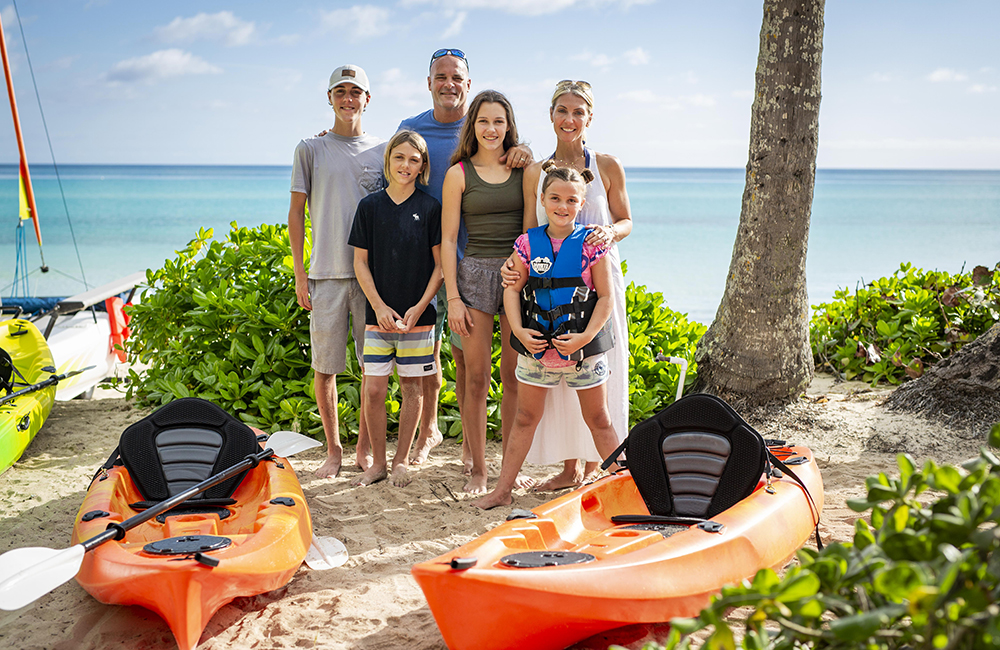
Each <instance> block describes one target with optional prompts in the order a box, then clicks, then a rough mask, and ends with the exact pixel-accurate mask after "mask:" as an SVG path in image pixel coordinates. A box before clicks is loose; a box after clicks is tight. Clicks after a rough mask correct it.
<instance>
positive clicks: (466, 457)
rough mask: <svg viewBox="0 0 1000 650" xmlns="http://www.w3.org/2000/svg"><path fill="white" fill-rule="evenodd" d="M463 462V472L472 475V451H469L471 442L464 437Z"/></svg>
mask: <svg viewBox="0 0 1000 650" xmlns="http://www.w3.org/2000/svg"><path fill="white" fill-rule="evenodd" d="M462 464H463V465H465V468H464V469H463V470H462V473H463V474H465V475H466V476H472V465H473V463H472V452H470V451H469V443H468V442H466V441H465V439H464V438H463V439H462Z"/></svg>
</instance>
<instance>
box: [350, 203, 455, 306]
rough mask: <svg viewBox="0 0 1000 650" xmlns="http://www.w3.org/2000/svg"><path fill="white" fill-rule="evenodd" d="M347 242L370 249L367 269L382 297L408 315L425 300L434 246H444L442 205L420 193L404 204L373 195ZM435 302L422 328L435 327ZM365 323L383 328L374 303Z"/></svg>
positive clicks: (361, 209)
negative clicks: (407, 312) (426, 326)
mask: <svg viewBox="0 0 1000 650" xmlns="http://www.w3.org/2000/svg"><path fill="white" fill-rule="evenodd" d="M347 243H348V244H350V245H351V246H354V247H355V248H364V249H366V250H367V251H368V268H369V269H370V270H371V272H372V278H373V279H374V280H375V289H376V290H377V291H378V295H379V296H381V297H382V300H383V301H385V304H387V305H389V306H390V307H392V308H393V309H395V310H396V313H398V314H399V315H400V316H403V315H405V314H406V310H407V309H409V308H410V307H412V306H413V305H415V304H417V303H418V302H420V298H421V297H423V295H424V291H426V290H427V283H428V282H430V280H431V274H432V273H433V272H434V255H433V254H432V253H431V248H433V247H434V246H439V245H440V244H441V204H440V203H438V201H437V199H435V198H434V197H432V196H430V195H428V194H425V193H424V192H422V191H421V190H419V189H417V190H415V191H414V192H413V194H411V195H410V197H409V198H408V199H406V200H405V201H403V202H402V203H400V204H399V205H396V203H395V202H394V201H393V200H392V199H391V198H389V195H388V194H387V193H386V191H385V190H382V191H380V192H375V193H374V194H369V195H368V196H366V197H365V198H363V199H361V202H360V203H358V210H357V212H356V213H355V214H354V225H353V227H352V228H351V236H350V238H349V239H348V240H347ZM434 302H435V301H434V300H432V301H431V304H430V305H428V306H427V309H425V310H424V313H423V314H422V315H421V316H420V318H419V319H418V320H417V325H433V324H434V319H435V316H436V312H435V310H434ZM365 323H366V324H368V325H378V319H376V317H375V311H374V310H373V309H372V306H371V303H369V304H368V306H367V309H366V310H365Z"/></svg>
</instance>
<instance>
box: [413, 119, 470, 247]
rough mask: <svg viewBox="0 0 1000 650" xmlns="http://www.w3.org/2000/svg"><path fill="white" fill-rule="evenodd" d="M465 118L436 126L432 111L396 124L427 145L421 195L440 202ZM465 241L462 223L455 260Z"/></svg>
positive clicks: (466, 238) (461, 224) (466, 240)
mask: <svg viewBox="0 0 1000 650" xmlns="http://www.w3.org/2000/svg"><path fill="white" fill-rule="evenodd" d="M463 124H465V118H464V117H463V118H462V119H460V120H457V121H455V122H438V121H437V120H436V119H434V109H433V108H432V109H431V110H429V111H424V112H423V113H421V114H420V115H414V116H413V117H410V118H407V119H405V120H403V121H402V122H400V123H399V129H398V130H399V131H402V130H403V129H406V130H408V131H416V132H417V133H419V134H420V135H421V137H423V139H424V140H425V141H427V153H428V154H429V157H430V162H431V175H430V178H429V183H428V184H427V187H426V189H425V191H426V192H427V193H428V194H430V195H431V196H433V197H434V198H435V199H437V200H438V201H441V188H442V187H443V186H444V176H445V174H446V173H448V168H449V167H451V155H452V154H453V153H455V149H456V148H457V147H458V136H459V134H460V133H461V131H462V125H463ZM468 241H469V233H468V232H467V231H466V230H465V223H464V222H459V226H458V259H462V257H463V256H464V255H465V245H466V244H467V243H468Z"/></svg>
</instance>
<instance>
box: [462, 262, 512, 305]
mask: <svg viewBox="0 0 1000 650" xmlns="http://www.w3.org/2000/svg"><path fill="white" fill-rule="evenodd" d="M506 261H507V258H506V257H469V256H468V255H466V256H465V257H463V258H462V261H460V262H459V263H458V293H459V294H460V295H461V296H462V302H464V303H465V304H466V305H467V306H469V307H472V308H473V309H477V310H479V311H481V312H484V313H487V314H494V315H495V314H502V313H503V284H502V282H503V278H502V277H501V276H500V269H501V268H502V267H503V265H504V262H506Z"/></svg>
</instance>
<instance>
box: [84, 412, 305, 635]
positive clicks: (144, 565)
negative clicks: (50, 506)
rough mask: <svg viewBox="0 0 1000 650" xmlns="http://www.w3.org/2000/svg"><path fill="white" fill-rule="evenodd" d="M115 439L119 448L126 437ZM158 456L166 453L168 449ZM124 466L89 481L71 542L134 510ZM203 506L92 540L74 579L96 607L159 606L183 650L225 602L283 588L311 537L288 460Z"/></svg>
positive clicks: (138, 496) (268, 464) (136, 495)
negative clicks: (110, 537) (118, 537)
mask: <svg viewBox="0 0 1000 650" xmlns="http://www.w3.org/2000/svg"><path fill="white" fill-rule="evenodd" d="M161 412H162V411H161ZM156 415H157V414H155V413H154V414H153V416H150V417H155V416H156ZM134 426H136V425H133V427H134ZM126 433H127V431H126ZM182 433H186V432H182ZM251 435H252V434H251ZM122 440H123V445H122V447H121V448H122V450H123V451H124V449H125V445H124V441H125V436H124V435H123V438H122ZM251 441H252V438H251ZM253 446H254V448H256V449H257V450H258V451H259V445H257V444H256V443H253ZM163 449H166V450H167V451H163ZM159 453H160V456H161V457H166V458H169V453H170V451H169V446H167V447H163V448H162V449H161V451H160V452H159ZM128 465H129V463H128V461H127V460H126V462H125V466H115V467H112V468H110V469H103V470H102V471H101V472H100V473H99V474H98V476H97V477H95V479H94V481H93V482H92V483H91V486H90V489H89V490H88V492H87V496H86V498H85V499H84V502H83V505H82V506H81V507H80V511H79V512H78V513H77V517H76V523H75V525H74V528H73V543H74V544H76V543H79V542H81V541H83V540H86V539H89V538H91V537H93V536H94V535H97V534H98V533H101V532H103V531H104V530H105V529H106V528H107V526H108V524H110V523H120V522H122V521H123V520H125V519H127V518H129V517H131V516H133V515H135V514H137V513H138V512H139V510H138V509H137V508H135V507H133V505H130V504H137V502H143V501H144V500H145V499H144V495H143V494H142V493H141V492H140V490H139V489H138V488H137V486H136V482H135V481H133V479H132V477H131V476H130V474H129V470H128V469H127V466H128ZM167 476H168V479H169V478H171V475H170V474H169V473H168V475H167ZM172 478H174V479H176V478H177V475H176V474H175V475H174V476H173V477H172ZM191 482H194V481H193V479H192V481H191ZM140 483H143V481H142V480H140ZM145 484H146V485H149V484H150V481H149V480H148V479H147V480H146V481H145ZM209 496H211V495H209ZM194 502H195V500H191V501H188V502H187V504H192V503H194ZM230 502H231V503H230ZM204 503H206V504H209V505H207V506H206V507H196V508H188V509H183V508H181V507H178V508H177V509H175V510H171V511H169V512H167V513H166V516H163V515H161V516H160V517H158V518H154V519H151V520H150V521H148V522H146V523H143V524H140V525H139V526H137V527H135V528H133V529H131V530H129V531H128V532H127V533H126V534H125V537H124V539H122V540H121V541H110V542H107V543H105V544H103V545H101V546H98V547H97V548H95V549H94V550H93V551H90V552H89V553H87V554H86V556H85V557H84V561H83V566H82V567H81V569H80V572H79V573H78V574H77V576H76V579H77V582H79V583H80V585H81V586H82V587H83V588H84V589H85V590H87V591H88V592H89V593H90V594H91V595H92V596H94V598H96V599H97V600H99V601H101V602H102V603H108V604H119V605H140V606H142V607H145V608H147V609H150V610H152V611H154V612H156V613H157V614H159V615H160V616H161V617H162V618H163V619H164V620H165V621H166V622H167V624H168V625H169V626H170V629H171V631H172V632H173V633H174V637H176V639H177V645H178V646H179V647H180V648H181V650H190V649H191V648H194V647H195V646H197V644H198V640H199V638H200V637H201V633H202V631H203V630H204V629H205V626H206V624H207V623H208V621H209V619H210V618H211V617H212V615H214V614H215V612H217V611H218V610H219V609H220V608H221V607H222V606H223V605H225V604H226V603H228V602H230V601H231V600H233V599H234V598H237V597H239V596H251V595H255V594H260V593H264V592H267V591H271V590H273V589H277V588H279V587H281V586H283V585H285V584H287V583H288V581H289V580H291V578H292V575H293V574H294V573H295V571H296V570H297V569H298V568H299V565H300V564H301V563H302V560H303V559H304V558H305V555H306V551H307V550H308V548H309V545H310V543H311V540H312V524H311V521H310V517H309V509H308V507H307V506H306V500H305V496H304V495H303V494H302V488H301V486H300V485H299V482H298V479H297V478H296V476H295V472H294V471H293V470H292V468H291V465H290V464H289V462H288V460H287V459H284V458H274V459H273V460H271V461H264V462H261V463H260V464H259V465H258V466H257V467H255V468H253V469H250V470H249V471H248V472H247V474H246V475H245V477H244V478H243V479H242V481H240V482H239V484H238V486H237V487H236V488H235V490H234V491H232V493H231V498H226V499H218V498H216V499H214V500H209V499H206V500H205V501H204ZM220 503H222V504H224V505H218V504H220ZM139 505H141V504H139Z"/></svg>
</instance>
